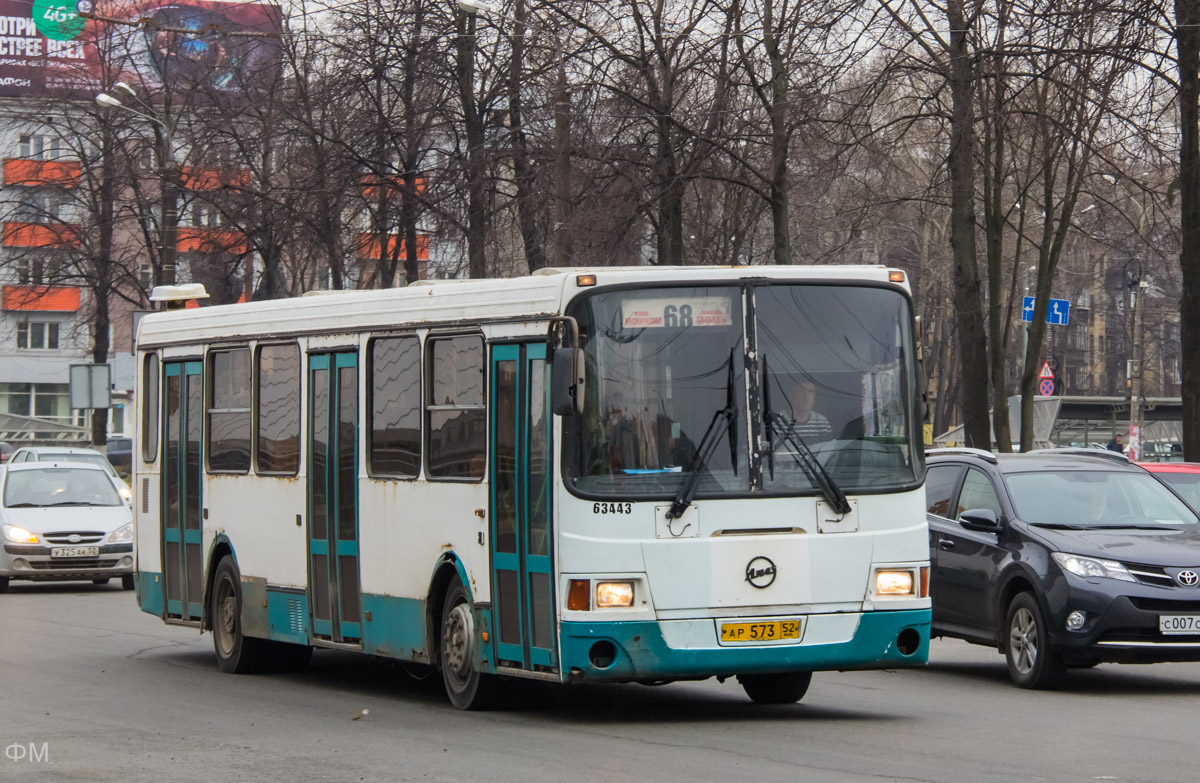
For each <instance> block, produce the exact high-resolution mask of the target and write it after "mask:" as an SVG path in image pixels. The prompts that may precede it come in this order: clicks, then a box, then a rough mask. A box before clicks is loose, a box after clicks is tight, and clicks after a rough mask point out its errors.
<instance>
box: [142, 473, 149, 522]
mask: <svg viewBox="0 0 1200 783" xmlns="http://www.w3.org/2000/svg"><path fill="white" fill-rule="evenodd" d="M142 513H143V514H149V513H150V478H149V477H146V478H143V479H142Z"/></svg>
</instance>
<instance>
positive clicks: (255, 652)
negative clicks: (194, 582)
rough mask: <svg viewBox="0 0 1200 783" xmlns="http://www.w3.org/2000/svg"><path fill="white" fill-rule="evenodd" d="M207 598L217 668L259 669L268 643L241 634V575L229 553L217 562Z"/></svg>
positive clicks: (231, 670) (229, 670)
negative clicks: (210, 594)
mask: <svg viewBox="0 0 1200 783" xmlns="http://www.w3.org/2000/svg"><path fill="white" fill-rule="evenodd" d="M211 600H212V603H211V604H210V606H209V617H210V618H212V633H213V649H214V650H215V651H216V653H217V665H218V666H220V667H221V671H223V672H226V673H227V674H247V673H249V672H255V671H259V670H261V669H262V668H263V665H264V664H265V663H266V655H267V650H268V649H269V644H270V643H269V642H268V641H267V640H265V639H256V638H253V637H249V636H244V635H242V577H241V575H240V574H239V573H238V567H237V564H236V563H234V562H233V558H232V557H230V556H229V555H226V556H225V557H223V558H221V562H220V563H218V564H217V571H216V573H215V574H213V587H212V599H211Z"/></svg>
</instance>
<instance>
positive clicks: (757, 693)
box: [738, 672, 812, 704]
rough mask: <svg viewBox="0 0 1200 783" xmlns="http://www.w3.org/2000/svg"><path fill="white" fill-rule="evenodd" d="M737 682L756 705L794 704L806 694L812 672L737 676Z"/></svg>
mask: <svg viewBox="0 0 1200 783" xmlns="http://www.w3.org/2000/svg"><path fill="white" fill-rule="evenodd" d="M738 682H740V683H741V684H742V689H743V690H745V691H746V695H747V696H749V697H750V700H751V701H753V702H755V703H757V704H795V703H796V702H798V701H800V700H801V699H803V698H804V694H805V693H807V692H808V684H809V683H810V682H812V672H793V673H791V674H739V675H738Z"/></svg>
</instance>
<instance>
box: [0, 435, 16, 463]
mask: <svg viewBox="0 0 1200 783" xmlns="http://www.w3.org/2000/svg"><path fill="white" fill-rule="evenodd" d="M13 451H15V449H14V448H13V447H12V446H10V445H9V444H7V443H5V442H4V441H0V465H3V464H4V463H5V462H8V458H9V457H11V456H12V453H13Z"/></svg>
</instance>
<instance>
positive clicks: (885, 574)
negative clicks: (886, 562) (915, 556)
mask: <svg viewBox="0 0 1200 783" xmlns="http://www.w3.org/2000/svg"><path fill="white" fill-rule="evenodd" d="M914 586H915V580H914V579H913V572H912V571H910V570H907V569H906V570H903V571H901V570H892V569H880V570H878V571H876V572H875V595H916V592H915V591H914V590H913V587H914Z"/></svg>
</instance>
